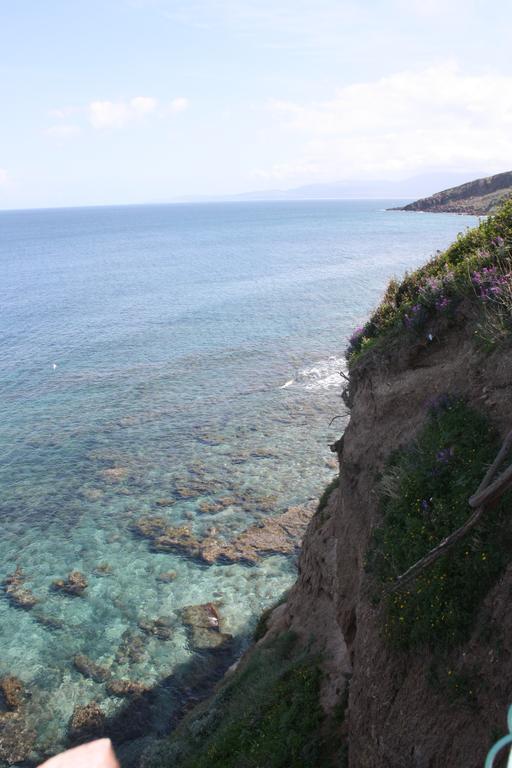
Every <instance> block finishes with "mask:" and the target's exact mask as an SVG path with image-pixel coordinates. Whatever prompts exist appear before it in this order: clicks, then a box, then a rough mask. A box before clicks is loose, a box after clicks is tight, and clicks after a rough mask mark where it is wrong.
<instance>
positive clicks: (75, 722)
mask: <svg viewBox="0 0 512 768" xmlns="http://www.w3.org/2000/svg"><path fill="white" fill-rule="evenodd" d="M105 724H106V716H105V713H104V712H103V710H102V709H101V707H100V706H99V704H97V703H96V702H95V701H91V703H90V704H86V705H85V706H81V707H75V709H74V710H73V714H72V716H71V718H70V721H69V724H68V735H69V738H70V740H71V742H72V743H80V742H81V741H89V740H90V739H98V738H101V736H103V734H104V733H105Z"/></svg>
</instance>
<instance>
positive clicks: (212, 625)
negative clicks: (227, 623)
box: [180, 603, 233, 651]
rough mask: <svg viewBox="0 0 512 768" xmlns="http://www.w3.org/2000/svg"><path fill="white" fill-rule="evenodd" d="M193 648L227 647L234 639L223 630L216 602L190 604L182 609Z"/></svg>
mask: <svg viewBox="0 0 512 768" xmlns="http://www.w3.org/2000/svg"><path fill="white" fill-rule="evenodd" d="M180 615H181V618H182V620H183V624H184V625H185V627H186V629H187V634H188V637H189V642H190V646H191V648H192V649H193V650H196V651H199V650H206V649H219V648H225V647H226V646H227V645H229V644H230V643H231V641H232V639H233V636H232V635H229V634H227V633H226V632H222V629H221V617H220V614H219V612H218V610H217V606H216V605H215V603H205V604H203V605H188V606H186V607H185V608H182V609H181V611H180Z"/></svg>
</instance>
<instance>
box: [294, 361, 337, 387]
mask: <svg viewBox="0 0 512 768" xmlns="http://www.w3.org/2000/svg"><path fill="white" fill-rule="evenodd" d="M340 371H343V373H345V371H346V362H345V360H344V358H342V357H335V356H334V355H333V356H331V357H329V358H327V359H326V360H320V361H319V362H317V363H314V364H313V365H312V366H310V367H308V368H303V369H302V370H301V371H299V374H298V377H297V383H298V384H299V385H300V386H302V387H303V388H304V389H307V390H319V389H331V388H332V387H339V386H340V384H341V381H342V377H341V375H340Z"/></svg>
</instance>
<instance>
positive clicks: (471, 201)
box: [390, 171, 512, 216]
mask: <svg viewBox="0 0 512 768" xmlns="http://www.w3.org/2000/svg"><path fill="white" fill-rule="evenodd" d="M511 196H512V171H506V172H505V173H498V174H496V175H495V176H486V177H485V178H482V179H476V181H469V182H467V183H466V184H461V185H460V186H458V187H452V188H451V189H445V190H443V191H442V192H436V194H435V195H431V196H430V197H424V198H422V199H421V200H416V202H414V203H409V204H408V205H404V206H403V207H401V208H392V209H390V210H397V211H428V212H430V213H464V214H470V215H474V216H487V215H488V214H490V213H494V211H495V210H496V209H497V208H498V207H499V206H500V204H501V203H503V202H504V201H505V200H506V199H507V198H509V197H511Z"/></svg>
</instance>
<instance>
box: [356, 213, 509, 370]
mask: <svg viewBox="0 0 512 768" xmlns="http://www.w3.org/2000/svg"><path fill="white" fill-rule="evenodd" d="M511 274H512V201H510V202H507V203H506V204H505V205H503V207H502V208H501V209H500V210H499V212H498V213H497V214H496V216H493V217H492V218H489V219H487V220H486V221H484V222H482V223H481V224H480V225H479V226H478V227H476V228H474V229H471V230H469V231H468V232H466V233H465V234H464V235H460V236H459V238H458V239H457V240H456V241H455V243H453V245H451V246H450V247H449V248H448V249H447V250H446V251H444V252H443V253H441V254H439V255H437V256H436V257H435V258H433V259H431V260H430V261H429V262H428V263H427V264H425V266H423V267H421V268H420V269H418V270H416V271H415V272H412V273H410V274H407V275H406V276H405V277H404V279H403V280H402V282H401V283H398V282H397V281H396V280H392V281H391V283H390V284H389V286H388V289H387V291H386V293H385V295H384V298H383V300H382V302H381V304H380V305H379V307H378V308H377V309H376V310H375V312H374V313H373V314H372V316H371V317H370V319H369V320H368V322H367V323H366V324H365V325H364V326H363V327H362V328H357V329H356V331H354V333H353V335H352V337H351V338H350V341H349V346H348V349H347V359H348V362H349V365H350V367H351V368H353V367H354V366H355V365H357V363H358V361H359V360H360V359H361V358H362V357H364V356H366V354H367V353H369V352H371V351H382V352H386V351H387V350H389V349H392V348H393V347H396V346H397V345H401V346H403V344H404V343H407V342H409V343H412V342H418V341H420V342H421V343H428V342H429V341H431V340H432V338H433V336H434V335H435V333H436V332H437V330H438V328H440V327H447V326H449V325H455V324H457V323H458V322H467V321H468V319H469V315H471V314H472V320H473V322H474V325H475V334H476V335H477V337H478V338H479V339H480V340H481V341H482V342H483V343H485V344H487V345H490V346H494V345H496V344H500V343H503V342H507V341H509V340H510V339H511V338H512V277H511Z"/></svg>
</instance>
